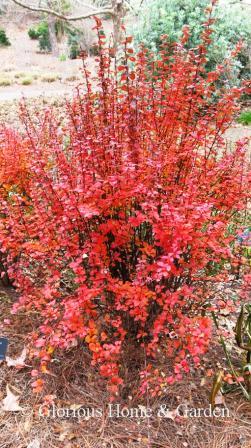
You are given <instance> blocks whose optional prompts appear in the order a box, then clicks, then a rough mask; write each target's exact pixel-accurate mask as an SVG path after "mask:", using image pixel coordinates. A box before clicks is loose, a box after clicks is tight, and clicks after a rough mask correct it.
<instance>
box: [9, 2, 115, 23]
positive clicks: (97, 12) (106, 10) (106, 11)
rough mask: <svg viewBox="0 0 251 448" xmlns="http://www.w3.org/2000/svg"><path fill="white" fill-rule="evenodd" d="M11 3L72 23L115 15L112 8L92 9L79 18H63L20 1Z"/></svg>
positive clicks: (45, 9) (62, 15) (55, 12)
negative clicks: (103, 15)
mask: <svg viewBox="0 0 251 448" xmlns="http://www.w3.org/2000/svg"><path fill="white" fill-rule="evenodd" d="M12 1H13V2H14V3H15V4H16V5H18V6H21V7H22V8H25V9H28V10H29V11H34V12H43V13H45V14H50V15H52V16H55V17H57V18H58V19H60V20H65V21H66V22H74V21H77V20H83V19H88V18H90V17H93V16H98V15H102V14H110V15H111V16H114V15H115V13H114V10H113V9H112V8H104V9H97V10H93V8H92V11H91V12H89V13H87V14H81V15H79V16H65V15H64V14H61V13H59V12H57V11H54V10H53V9H49V8H40V7H36V6H31V5H26V4H25V3H23V2H22V1H20V0H12Z"/></svg>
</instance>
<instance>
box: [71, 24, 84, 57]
mask: <svg viewBox="0 0 251 448" xmlns="http://www.w3.org/2000/svg"><path fill="white" fill-rule="evenodd" d="M80 38H81V33H80V32H79V31H78V30H77V29H74V30H69V36H68V46H69V50H70V54H69V57H70V59H76V58H77V57H78V55H79V53H80V51H81V46H80Z"/></svg>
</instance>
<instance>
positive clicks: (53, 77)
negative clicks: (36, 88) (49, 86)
mask: <svg viewBox="0 0 251 448" xmlns="http://www.w3.org/2000/svg"><path fill="white" fill-rule="evenodd" d="M60 79H61V77H60V75H58V74H57V73H46V74H44V75H42V77H41V81H42V82H55V81H58V80H60Z"/></svg>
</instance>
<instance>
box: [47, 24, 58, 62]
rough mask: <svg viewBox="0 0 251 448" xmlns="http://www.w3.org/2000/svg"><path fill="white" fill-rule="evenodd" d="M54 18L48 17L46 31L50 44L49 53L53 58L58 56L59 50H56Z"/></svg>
mask: <svg viewBox="0 0 251 448" xmlns="http://www.w3.org/2000/svg"><path fill="white" fill-rule="evenodd" d="M55 22H56V20H55V17H53V16H48V29H49V37H50V43H51V52H52V54H53V56H58V55H59V49H58V41H57V36H56V29H55Z"/></svg>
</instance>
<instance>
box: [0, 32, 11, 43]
mask: <svg viewBox="0 0 251 448" xmlns="http://www.w3.org/2000/svg"><path fill="white" fill-rule="evenodd" d="M9 45H10V41H9V39H8V37H7V36H6V32H5V31H4V30H3V29H2V28H0V46H2V47H8V46H9Z"/></svg>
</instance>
